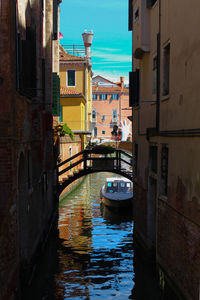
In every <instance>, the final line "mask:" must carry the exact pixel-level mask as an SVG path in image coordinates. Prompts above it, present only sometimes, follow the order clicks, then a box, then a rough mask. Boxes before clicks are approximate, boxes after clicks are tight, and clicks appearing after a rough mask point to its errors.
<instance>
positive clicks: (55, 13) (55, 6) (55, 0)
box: [53, 0, 58, 40]
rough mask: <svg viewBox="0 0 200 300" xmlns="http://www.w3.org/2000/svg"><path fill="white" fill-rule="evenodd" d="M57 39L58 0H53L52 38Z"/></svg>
mask: <svg viewBox="0 0 200 300" xmlns="http://www.w3.org/2000/svg"><path fill="white" fill-rule="evenodd" d="M57 39H58V0H53V40H57Z"/></svg>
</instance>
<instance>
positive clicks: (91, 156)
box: [57, 149, 133, 195]
mask: <svg viewBox="0 0 200 300" xmlns="http://www.w3.org/2000/svg"><path fill="white" fill-rule="evenodd" d="M96 172H112V173H115V174H119V175H121V176H124V177H126V178H128V179H130V180H132V181H133V172H132V155H130V154H128V153H126V152H125V151H123V150H120V149H112V150H109V151H108V150H106V151H105V150H104V149H98V150H97V149H92V150H83V151H81V152H79V153H77V154H75V155H74V156H72V157H70V158H68V159H66V160H65V161H63V162H61V163H59V164H58V165H57V175H58V176H57V177H58V194H59V195H60V194H61V193H62V191H63V190H64V189H65V188H66V187H67V186H68V185H69V184H70V183H72V182H73V181H75V180H77V179H78V178H81V177H82V176H85V175H87V174H91V173H96Z"/></svg>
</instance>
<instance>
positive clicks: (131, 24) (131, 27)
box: [128, 0, 133, 31]
mask: <svg viewBox="0 0 200 300" xmlns="http://www.w3.org/2000/svg"><path fill="white" fill-rule="evenodd" d="M128 12H129V16H128V30H129V31H131V30H133V0H129V9H128Z"/></svg>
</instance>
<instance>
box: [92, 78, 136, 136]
mask: <svg viewBox="0 0 200 300" xmlns="http://www.w3.org/2000/svg"><path fill="white" fill-rule="evenodd" d="M92 82H93V86H92V124H93V134H92V137H93V140H94V139H113V138H114V137H113V135H112V133H111V132H112V131H113V129H116V128H117V127H116V126H118V128H119V127H120V123H121V121H122V122H124V121H125V120H126V122H127V123H128V124H129V123H130V121H129V119H128V116H130V115H131V108H130V107H129V88H128V87H126V86H125V85H124V77H120V82H112V81H109V80H107V79H106V78H103V77H101V76H95V77H94V78H93V81H92ZM115 125H116V126H115ZM131 126H132V124H131ZM117 131H118V132H119V131H120V130H117ZM130 131H132V128H131V127H130ZM116 138H117V137H116ZM119 138H120V136H119V135H118V139H119ZM129 138H130V136H129Z"/></svg>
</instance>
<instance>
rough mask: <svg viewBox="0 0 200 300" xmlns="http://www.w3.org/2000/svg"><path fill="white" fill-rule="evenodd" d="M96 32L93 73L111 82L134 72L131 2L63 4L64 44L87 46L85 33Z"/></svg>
mask: <svg viewBox="0 0 200 300" xmlns="http://www.w3.org/2000/svg"><path fill="white" fill-rule="evenodd" d="M85 29H86V30H87V31H90V30H93V32H94V39H93V43H92V48H91V50H92V64H93V67H92V70H93V72H94V75H101V76H104V77H106V78H108V79H110V80H114V81H119V78H120V76H124V77H125V80H126V82H128V74H129V71H131V68H132V67H131V51H132V48H131V47H132V46H131V39H132V37H131V32H129V31H128V0H95V1H94V0H62V3H61V5H60V32H61V33H62V34H63V35H64V37H63V39H61V40H60V43H61V44H65V45H66V44H68V45H69V44H75V45H76V44H79V45H80V44H83V41H82V33H83V32H84V30H85Z"/></svg>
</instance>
